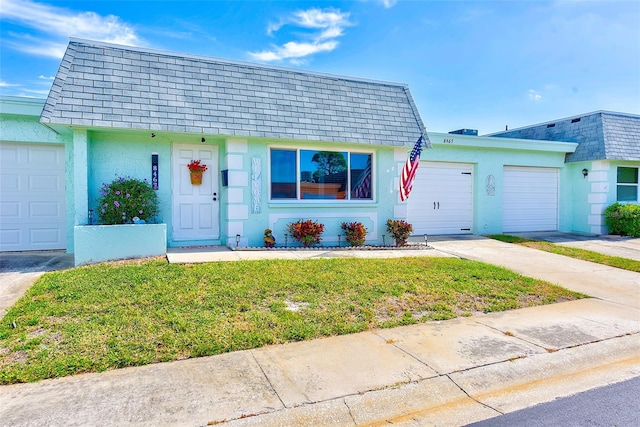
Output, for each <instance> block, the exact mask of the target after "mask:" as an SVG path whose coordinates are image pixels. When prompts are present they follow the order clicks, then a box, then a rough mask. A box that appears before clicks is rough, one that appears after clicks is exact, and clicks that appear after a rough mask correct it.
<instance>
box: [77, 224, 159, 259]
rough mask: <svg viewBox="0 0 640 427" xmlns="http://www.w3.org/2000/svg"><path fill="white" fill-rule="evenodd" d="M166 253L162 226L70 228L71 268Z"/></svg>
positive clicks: (82, 226)
mask: <svg viewBox="0 0 640 427" xmlns="http://www.w3.org/2000/svg"><path fill="white" fill-rule="evenodd" d="M166 253H167V225H166V224H122V225H80V226H76V227H74V256H75V265H76V266H78V265H83V264H92V263H96V262H102V261H112V260H118V259H127V258H143V257H149V256H157V255H165V254H166Z"/></svg>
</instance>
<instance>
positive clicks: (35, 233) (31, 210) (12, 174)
mask: <svg viewBox="0 0 640 427" xmlns="http://www.w3.org/2000/svg"><path fill="white" fill-rule="evenodd" d="M0 166H1V168H2V170H1V171H0V251H25V250H44V249H64V248H65V247H66V234H65V224H66V213H65V212H66V209H65V187H64V147H63V146H61V145H45V144H40V145H37V144H13V143H4V142H2V143H0Z"/></svg>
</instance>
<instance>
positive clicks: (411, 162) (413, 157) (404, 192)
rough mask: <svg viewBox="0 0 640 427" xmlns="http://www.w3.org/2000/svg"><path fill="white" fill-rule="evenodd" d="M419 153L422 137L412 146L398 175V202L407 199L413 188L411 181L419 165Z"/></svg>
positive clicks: (420, 151)
mask: <svg viewBox="0 0 640 427" xmlns="http://www.w3.org/2000/svg"><path fill="white" fill-rule="evenodd" d="M420 153H422V137H420V138H418V140H417V141H416V145H414V146H413V150H411V154H410V155H409V158H408V159H407V163H405V165H404V168H402V174H401V175H400V200H402V201H403V202H404V201H405V200H407V198H409V193H411V189H412V188H413V179H414V178H415V177H416V172H417V171H418V166H419V165H420Z"/></svg>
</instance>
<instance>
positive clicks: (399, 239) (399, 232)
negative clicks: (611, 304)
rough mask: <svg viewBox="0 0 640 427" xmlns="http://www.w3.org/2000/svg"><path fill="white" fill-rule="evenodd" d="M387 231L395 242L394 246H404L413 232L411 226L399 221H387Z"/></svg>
mask: <svg viewBox="0 0 640 427" xmlns="http://www.w3.org/2000/svg"><path fill="white" fill-rule="evenodd" d="M387 231H388V232H389V234H391V235H392V236H393V238H394V240H395V241H396V246H404V245H406V244H407V239H409V236H410V235H411V233H412V232H413V226H412V225H411V224H409V223H408V222H406V221H404V220H401V219H388V220H387Z"/></svg>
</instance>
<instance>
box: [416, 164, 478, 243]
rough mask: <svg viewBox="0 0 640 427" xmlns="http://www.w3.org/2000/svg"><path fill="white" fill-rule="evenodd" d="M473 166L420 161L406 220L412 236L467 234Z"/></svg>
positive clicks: (471, 206) (470, 222)
mask: <svg viewBox="0 0 640 427" xmlns="http://www.w3.org/2000/svg"><path fill="white" fill-rule="evenodd" d="M472 172H473V165H471V164H467V163H444V162H420V167H419V168H418V172H417V173H416V178H415V181H414V182H413V190H412V191H411V195H410V196H409V200H408V206H407V219H408V221H409V223H411V224H412V225H413V233H414V234H425V233H426V234H468V233H471V225H472V223H473V179H472V175H471V174H472Z"/></svg>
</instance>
